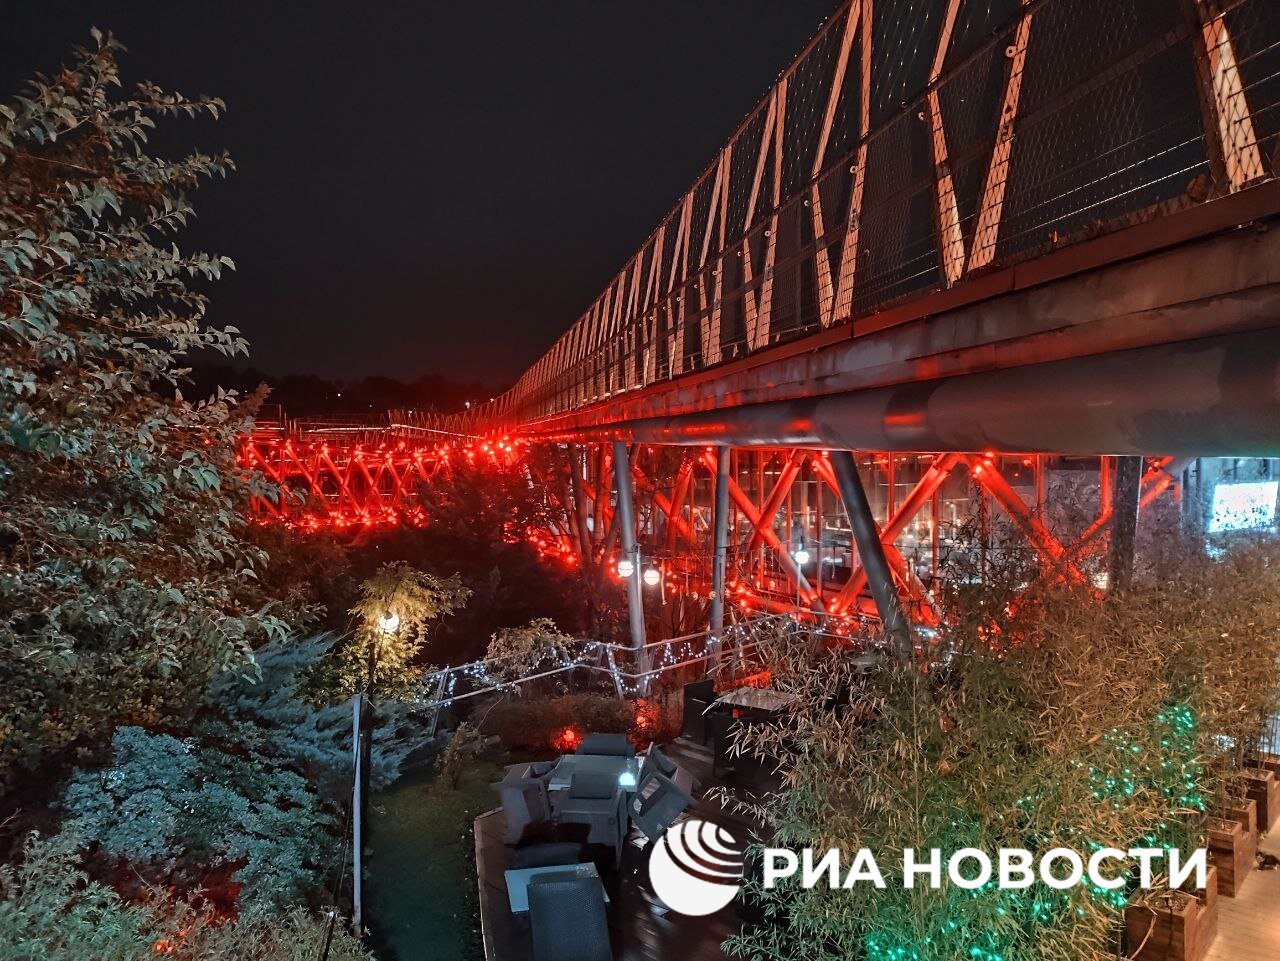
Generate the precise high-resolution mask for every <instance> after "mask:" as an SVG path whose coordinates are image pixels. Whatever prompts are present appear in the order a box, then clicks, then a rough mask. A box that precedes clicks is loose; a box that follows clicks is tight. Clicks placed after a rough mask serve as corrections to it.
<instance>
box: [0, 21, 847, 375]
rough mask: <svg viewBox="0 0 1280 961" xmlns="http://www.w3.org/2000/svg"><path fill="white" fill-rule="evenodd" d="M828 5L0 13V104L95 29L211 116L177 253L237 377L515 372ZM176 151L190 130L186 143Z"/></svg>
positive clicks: (638, 238)
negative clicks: (198, 181)
mask: <svg viewBox="0 0 1280 961" xmlns="http://www.w3.org/2000/svg"><path fill="white" fill-rule="evenodd" d="M836 3H837V0H643V2H641V0H633V2H626V3H623V2H614V0H527V2H523V3H513V2H509V0H502V2H479V0H456V2H449V3H440V2H431V0H418V2H412V3H409V2H396V3H391V2H368V3H361V2H351V0H344V2H338V0H309V2H305V3H304V2H293V0H289V2H286V0H223V2H196V0H167V2H159V0H98V2H71V0H65V2H64V0H4V2H3V6H4V14H3V20H4V22H3V28H2V29H0V85H2V86H0V91H2V92H3V94H4V96H6V97H7V96H8V95H9V94H11V93H13V92H16V89H17V87H18V85H19V83H20V82H21V81H22V80H24V79H26V78H27V77H28V76H30V75H31V74H32V73H33V72H35V71H37V70H44V71H52V70H53V69H55V68H56V67H57V65H58V64H59V63H60V62H61V61H62V60H63V59H64V58H65V56H66V54H67V53H68V52H69V50H70V48H71V46H72V45H73V44H74V43H80V42H86V41H87V38H88V30H89V27H90V26H91V25H94V24H96V25H98V26H99V27H102V28H103V29H109V30H112V31H114V32H115V34H116V35H117V36H118V37H119V38H120V39H121V40H122V41H123V42H124V43H125V45H126V46H128V48H129V51H130V52H129V54H128V56H127V57H126V59H125V60H124V63H123V67H124V73H125V79H126V81H136V80H141V79H151V80H154V81H156V82H157V83H159V84H161V85H162V86H166V87H171V88H176V89H178V90H181V91H183V92H185V93H189V94H196V93H207V94H211V95H217V96H220V97H222V98H223V99H224V100H226V101H227V104H228V108H229V114H228V115H227V117H226V118H225V119H224V120H222V121H221V122H218V123H216V124H214V123H204V122H201V123H198V124H188V126H189V130H190V138H191V140H190V142H191V143H193V144H199V145H200V146H202V147H205V148H222V147H225V148H227V149H229V150H230V151H231V153H232V156H233V158H234V159H235V161H236V163H237V164H238V166H239V168H240V170H239V172H238V173H237V174H236V175H235V176H233V177H232V178H231V179H230V180H229V181H227V182H226V183H225V184H223V183H216V184H214V185H212V186H210V187H208V188H206V189H204V190H202V191H201V193H200V194H199V195H198V196H197V197H196V206H197V209H198V211H199V214H200V222H199V225H198V227H197V228H196V229H195V230H194V231H193V236H192V237H191V238H189V240H188V244H195V243H198V245H199V246H201V247H203V248H205V249H210V250H213V251H216V252H217V253H223V254H227V255H229V256H231V257H232V258H233V259H234V260H235V262H236V265H237V267H238V270H237V272H236V273H235V274H233V275H232V276H231V277H230V278H229V279H227V280H224V281H223V282H222V283H220V284H218V285H217V287H216V288H215V289H214V291H213V294H214V306H213V310H212V311H211V320H213V321H215V322H218V323H232V324H235V325H236V326H239V327H240V328H241V329H242V330H244V331H245V332H246V333H247V334H248V336H249V337H250V339H251V341H252V344H253V351H252V360H253V363H254V364H255V365H256V366H259V367H261V368H263V369H266V370H268V371H270V372H273V373H294V372H311V373H317V374H321V375H325V376H337V377H355V376H360V375H364V374H372V373H380V374H388V375H391V376H396V377H402V378H412V377H416V376H418V375H420V374H424V373H444V374H447V375H450V376H456V377H460V378H461V377H468V378H470V377H477V378H480V379H483V380H486V381H488V382H499V381H506V380H509V379H510V378H512V377H514V376H515V375H517V374H518V373H519V372H520V371H521V370H523V369H524V368H525V367H526V366H527V365H528V364H529V363H530V362H531V361H532V360H533V359H535V358H536V357H537V356H538V355H539V354H540V353H541V352H542V351H543V350H544V349H545V348H546V347H547V346H548V345H549V344H550V342H551V341H552V340H553V339H554V338H555V337H556V336H557V335H558V334H559V333H560V332H561V331H562V330H564V329H565V328H566V327H567V326H568V325H569V324H570V323H571V322H572V321H573V320H574V319H575V318H576V317H577V315H578V314H580V313H581V312H582V311H583V310H584V309H585V307H586V306H587V305H588V304H589V303H590V301H591V300H592V298H594V297H595V295H596V294H597V293H598V292H599V291H600V290H601V289H602V288H603V287H604V285H605V284H606V283H607V281H608V280H609V278H610V277H611V276H612V275H613V274H614V273H615V272H616V271H617V269H618V268H619V267H620V266H621V265H622V263H623V262H624V261H625V260H626V259H627V258H628V257H629V256H630V255H631V253H632V252H633V251H634V250H635V249H636V248H637V247H638V246H639V245H640V244H641V243H642V242H643V240H644V239H645V238H646V237H647V236H648V234H649V233H650V231H652V230H653V228H654V227H656V226H657V224H658V221H659V220H660V218H661V217H662V215H663V214H664V213H665V212H666V210H667V209H668V208H669V207H670V206H671V205H672V204H673V203H674V202H675V200H676V199H677V198H678V196H679V195H680V194H681V193H682V192H683V191H684V189H685V188H687V187H688V186H689V184H691V183H692V181H693V180H694V178H695V177H696V176H697V175H698V174H699V173H700V172H701V170H702V169H703V167H705V166H706V165H707V163H709V162H710V160H711V159H712V158H713V156H714V153H715V151H716V150H717V149H718V148H719V146H720V145H721V144H722V143H723V142H724V141H725V140H726V139H727V138H728V135H729V134H730V133H731V132H732V130H733V128H734V127H735V126H736V125H737V123H738V121H739V120H741V119H742V117H743V115H745V114H746V113H747V111H748V110H749V109H750V108H751V107H752V106H753V105H754V103H755V102H756V101H757V100H758V99H759V98H760V97H761V96H762V95H763V94H764V93H765V92H766V90H767V88H768V87H769V85H770V84H771V83H772V82H773V80H774V79H775V78H776V77H777V75H778V73H779V72H780V71H781V70H782V69H783V68H784V67H785V66H786V65H787V64H788V63H789V62H790V60H791V59H792V57H793V56H794V55H795V54H796V53H797V52H798V51H799V49H800V48H801V46H802V45H803V44H804V42H805V41H806V40H807V39H808V38H809V37H810V36H812V34H813V33H814V31H815V30H816V29H817V27H818V25H819V24H820V23H821V22H822V20H823V18H824V17H825V16H827V15H828V14H829V13H831V12H832V10H833V9H834V8H835V6H836ZM185 137H186V134H184V138H185Z"/></svg>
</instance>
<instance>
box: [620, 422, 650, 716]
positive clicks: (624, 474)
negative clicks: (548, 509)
mask: <svg viewBox="0 0 1280 961" xmlns="http://www.w3.org/2000/svg"><path fill="white" fill-rule="evenodd" d="M613 479H614V483H615V485H616V487H617V489H618V513H617V521H618V527H619V530H620V532H621V534H622V554H623V556H624V557H626V558H627V560H629V561H631V576H630V577H628V578H627V616H628V620H629V621H630V624H631V650H632V651H633V652H634V653H635V658H636V669H637V671H638V672H639V674H640V693H641V694H645V693H646V692H647V691H648V689H649V663H648V661H649V659H648V656H647V655H646V654H645V649H644V595H643V593H642V592H641V590H640V577H641V571H640V549H639V547H637V546H636V512H635V502H634V493H633V478H632V476H631V457H630V455H629V453H628V452H627V442H626V441H622V440H615V441H614V442H613Z"/></svg>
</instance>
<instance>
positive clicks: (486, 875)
mask: <svg viewBox="0 0 1280 961" xmlns="http://www.w3.org/2000/svg"><path fill="white" fill-rule="evenodd" d="M664 750H665V751H666V753H667V754H668V756H670V757H671V758H672V759H673V760H675V761H676V762H677V763H679V764H680V765H681V766H682V767H684V768H685V769H686V770H688V771H689V772H690V773H691V774H693V776H694V781H695V790H696V793H697V794H698V795H699V797H702V798H703V799H702V800H700V801H699V802H698V805H697V807H696V808H695V810H694V812H693V813H694V814H695V816H697V817H700V818H703V819H705V820H708V821H714V822H716V823H718V824H722V825H724V827H725V828H726V829H727V830H729V831H731V832H732V833H733V834H734V836H735V837H737V838H739V839H746V838H748V837H750V836H751V835H752V834H753V832H754V827H753V826H752V825H751V824H750V823H748V822H746V821H745V820H743V819H742V818H741V817H739V816H737V815H735V814H733V813H731V812H729V811H726V810H724V809H723V808H722V807H720V806H719V805H718V804H715V803H712V802H710V801H708V800H706V799H705V797H704V794H705V792H706V790H707V789H708V788H709V787H711V786H712V785H713V784H715V785H719V786H724V787H726V788H728V789H729V790H730V791H732V792H734V793H735V795H737V796H740V797H741V796H745V794H746V790H747V789H746V788H745V787H744V786H743V785H741V784H738V783H735V781H734V778H733V775H732V774H728V775H727V776H726V777H724V778H717V779H714V780H713V779H712V777H711V755H710V753H709V752H708V751H707V750H705V749H704V748H702V747H701V746H699V745H696V744H692V743H690V742H687V741H685V740H684V739H681V740H679V741H676V742H675V743H673V744H671V745H668V746H667V747H666V748H664ZM503 830H504V824H503V818H502V812H501V811H498V810H494V811H490V812H488V813H486V814H482V815H481V816H480V817H478V818H476V821H475V844H476V873H477V875H478V880H479V887H480V921H481V930H482V932H483V934H484V950H485V958H486V961H529V959H530V957H531V949H530V940H529V922H528V919H527V917H525V916H519V917H517V916H513V915H512V913H511V910H510V907H509V905H508V902H507V888H506V879H505V877H504V872H505V871H506V869H507V868H508V867H509V866H510V862H511V853H512V849H511V848H508V847H507V846H506V845H505V844H504V843H503V840H502V836H503ZM599 867H600V874H601V878H602V880H603V883H604V886H605V891H606V892H607V893H608V895H609V902H610V903H609V907H608V918H609V939H610V943H611V946H612V949H613V957H614V961H722V959H723V958H724V957H725V954H724V952H723V951H722V950H721V949H720V945H721V943H722V942H723V941H724V940H725V939H726V938H727V937H729V936H730V935H731V934H733V933H734V932H735V931H736V930H737V929H738V925H739V919H738V915H737V912H736V908H735V906H734V905H732V904H731V905H730V906H729V907H727V908H725V909H724V910H722V911H719V912H717V913H716V914H713V915H710V916H708V917H703V918H691V917H686V916H684V915H681V914H676V913H675V912H665V911H663V910H661V909H657V908H655V907H654V905H653V904H652V902H651V901H650V900H649V899H648V898H647V897H646V896H645V893H644V891H643V889H642V886H641V882H642V880H643V879H644V878H645V874H646V871H647V862H646V859H645V852H644V849H643V837H641V836H639V835H636V836H633V837H632V838H631V839H630V840H629V841H628V844H627V846H626V849H625V850H624V852H623V855H622V863H621V865H619V867H618V868H617V869H616V870H615V869H614V868H613V867H612V866H610V867H608V868H607V869H606V868H605V867H604V866H603V865H599Z"/></svg>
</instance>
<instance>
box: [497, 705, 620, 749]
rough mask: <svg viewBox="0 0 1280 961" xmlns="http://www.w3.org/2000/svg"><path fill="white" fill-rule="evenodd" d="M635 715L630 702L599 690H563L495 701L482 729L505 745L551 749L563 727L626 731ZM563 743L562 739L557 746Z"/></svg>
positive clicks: (603, 732)
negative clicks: (550, 694)
mask: <svg viewBox="0 0 1280 961" xmlns="http://www.w3.org/2000/svg"><path fill="white" fill-rule="evenodd" d="M634 718H635V709H634V707H633V705H632V704H631V703H630V702H627V701H620V700H618V699H617V698H615V697H607V696H605V695H602V694H565V695H563V696H561V697H551V698H538V699H529V700H522V699H511V700H505V701H500V702H498V703H497V704H496V705H495V706H494V707H493V708H492V709H491V710H490V711H489V714H488V716H487V717H486V718H485V721H484V725H483V726H484V730H486V731H490V732H492V733H494V734H497V735H498V737H499V738H501V739H502V743H503V745H504V746H505V747H507V748H509V749H523V750H529V751H542V752H545V751H547V750H548V749H555V748H556V747H557V738H558V737H559V736H560V735H562V734H563V732H564V731H565V730H567V729H572V730H573V731H575V732H576V733H577V734H578V735H579V736H580V735H582V734H587V733H601V734H623V733H629V732H630V731H631V729H632V724H633V721H634ZM566 746H567V745H566V744H564V743H563V742H561V743H560V745H559V747H560V749H561V750H563V749H564V747H566Z"/></svg>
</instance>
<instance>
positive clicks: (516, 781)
mask: <svg viewBox="0 0 1280 961" xmlns="http://www.w3.org/2000/svg"><path fill="white" fill-rule="evenodd" d="M491 787H492V788H493V789H494V790H495V791H497V792H498V800H499V803H500V804H501V805H502V813H503V815H504V816H505V817H506V820H507V833H506V836H505V837H504V838H503V840H504V841H506V843H507V844H519V843H520V840H521V839H522V838H523V837H524V834H525V831H526V829H528V828H529V827H530V826H531V825H535V824H543V823H546V822H549V821H550V820H551V799H550V797H549V796H548V794H547V778H546V775H542V776H541V777H536V776H534V775H533V771H532V765H529V764H513V765H512V766H511V767H509V768H507V773H506V776H504V777H503V779H502V780H501V781H498V782H497V783H496V784H493V785H491Z"/></svg>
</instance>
